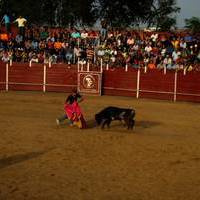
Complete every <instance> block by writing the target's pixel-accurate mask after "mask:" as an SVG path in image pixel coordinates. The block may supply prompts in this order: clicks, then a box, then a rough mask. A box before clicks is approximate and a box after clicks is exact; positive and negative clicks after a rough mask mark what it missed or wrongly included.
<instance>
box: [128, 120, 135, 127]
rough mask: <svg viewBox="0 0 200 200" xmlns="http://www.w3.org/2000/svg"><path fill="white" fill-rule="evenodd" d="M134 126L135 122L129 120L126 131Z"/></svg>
mask: <svg viewBox="0 0 200 200" xmlns="http://www.w3.org/2000/svg"><path fill="white" fill-rule="evenodd" d="M134 125H135V120H134V119H130V120H129V124H128V129H133V127H134Z"/></svg>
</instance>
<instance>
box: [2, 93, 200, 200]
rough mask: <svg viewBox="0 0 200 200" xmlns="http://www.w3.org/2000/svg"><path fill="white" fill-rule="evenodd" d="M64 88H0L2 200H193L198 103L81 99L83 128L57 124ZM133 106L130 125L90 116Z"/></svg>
mask: <svg viewBox="0 0 200 200" xmlns="http://www.w3.org/2000/svg"><path fill="white" fill-rule="evenodd" d="M65 97H66V94H64V93H46V94H43V93H40V92H8V93H6V92H0V200H199V199H200V124H199V122H200V104H194V103H185V102H181V103H180V102H179V103H174V102H168V101H156V100H144V99H143V100H142V99H140V100H137V99H134V98H128V97H111V96H101V97H94V96H85V101H84V102H82V103H81V106H82V109H83V111H84V114H85V118H86V120H87V122H88V126H89V127H88V129H86V130H79V129H78V128H76V127H69V126H68V124H67V122H65V123H64V124H62V125H60V126H59V127H58V126H57V125H56V123H55V118H56V117H58V116H60V115H62V114H63V102H64V100H65ZM108 105H115V106H121V107H134V108H135V109H136V126H135V129H134V130H133V131H128V130H126V129H125V128H124V127H123V126H122V125H121V124H120V122H115V123H113V124H112V125H111V128H110V129H109V130H108V129H105V130H103V131H102V130H100V129H99V128H97V127H95V126H94V119H93V118H94V114H95V113H96V112H98V111H100V110H101V109H102V108H104V107H106V106H108Z"/></svg>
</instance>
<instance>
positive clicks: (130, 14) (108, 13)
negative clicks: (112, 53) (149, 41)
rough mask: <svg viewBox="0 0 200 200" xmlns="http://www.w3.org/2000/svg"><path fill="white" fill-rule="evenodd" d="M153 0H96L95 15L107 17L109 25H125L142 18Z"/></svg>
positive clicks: (136, 22)
mask: <svg viewBox="0 0 200 200" xmlns="http://www.w3.org/2000/svg"><path fill="white" fill-rule="evenodd" d="M152 1H153V0H140V1H137V0H135V1H133V0H117V1H111V0H98V1H96V4H95V5H96V6H95V8H94V9H95V12H96V14H97V17H99V18H104V19H107V21H109V22H110V25H111V26H120V27H127V26H130V25H134V24H138V22H140V21H142V20H143V19H144V16H146V15H147V13H148V10H149V9H150V6H151V3H152Z"/></svg>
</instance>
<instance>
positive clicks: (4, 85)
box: [0, 63, 200, 102]
mask: <svg viewBox="0 0 200 200" xmlns="http://www.w3.org/2000/svg"><path fill="white" fill-rule="evenodd" d="M6 77H7V78H6ZM76 86H77V66H75V65H74V66H71V67H70V68H69V65H65V64H57V65H52V66H51V67H49V65H46V66H44V65H43V64H34V63H32V66H31V67H30V66H29V64H28V63H13V65H12V66H9V65H8V70H6V64H5V63H0V90H6V89H7V90H37V91H44V92H45V91H56V92H69V91H71V89H72V88H73V87H76ZM102 94H105V95H118V96H133V97H138V98H153V99H167V100H174V101H176V100H178V101H193V102H200V73H199V72H197V71H192V72H187V74H186V75H184V74H183V71H180V72H175V71H173V70H171V71H170V70H168V71H167V73H166V74H164V73H163V71H159V70H148V71H147V73H144V70H139V71H138V70H137V69H133V68H129V69H128V71H127V72H126V71H125V70H124V69H123V68H115V69H109V70H104V72H103V78H102Z"/></svg>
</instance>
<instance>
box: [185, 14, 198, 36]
mask: <svg viewBox="0 0 200 200" xmlns="http://www.w3.org/2000/svg"><path fill="white" fill-rule="evenodd" d="M185 24H186V26H185V27H186V28H188V29H190V30H191V31H192V32H193V33H198V32H200V18H197V17H192V18H190V19H185Z"/></svg>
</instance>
